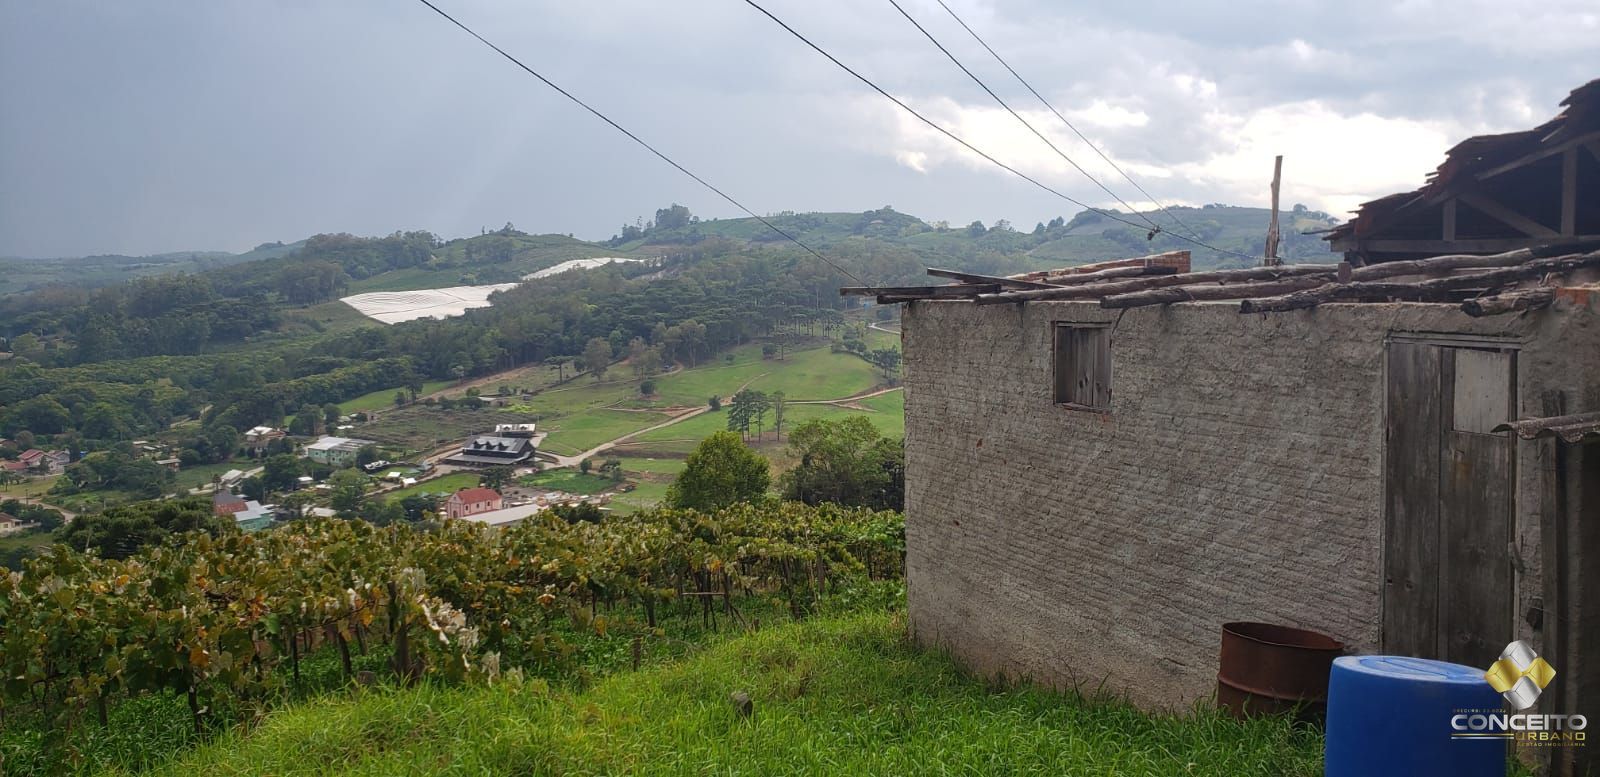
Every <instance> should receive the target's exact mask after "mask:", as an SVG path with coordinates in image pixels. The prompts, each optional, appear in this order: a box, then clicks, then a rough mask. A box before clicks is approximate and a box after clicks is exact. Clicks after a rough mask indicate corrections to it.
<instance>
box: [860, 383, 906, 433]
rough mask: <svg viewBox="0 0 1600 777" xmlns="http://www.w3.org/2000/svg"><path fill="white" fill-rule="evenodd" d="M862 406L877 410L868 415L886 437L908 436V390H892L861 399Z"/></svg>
mask: <svg viewBox="0 0 1600 777" xmlns="http://www.w3.org/2000/svg"><path fill="white" fill-rule="evenodd" d="M861 406H862V407H867V408H871V409H873V410H876V411H877V412H876V413H871V414H869V415H868V416H867V417H868V418H870V419H872V425H873V426H876V427H878V431H879V432H882V433H883V435H884V436H885V437H905V436H906V392H904V391H891V392H889V393H888V394H884V395H882V396H876V397H873V398H871V399H864V400H862V401H861Z"/></svg>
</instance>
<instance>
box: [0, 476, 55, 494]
mask: <svg viewBox="0 0 1600 777" xmlns="http://www.w3.org/2000/svg"><path fill="white" fill-rule="evenodd" d="M60 477H61V476H60V475H51V476H49V477H44V478H27V479H25V480H23V481H22V482H20V483H7V484H5V485H0V497H7V496H28V497H33V498H35V499H37V498H39V497H41V496H44V495H45V494H48V493H50V487H51V486H53V485H55V484H56V480H57V479H59V478H60Z"/></svg>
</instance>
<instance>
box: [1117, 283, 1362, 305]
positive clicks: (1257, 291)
mask: <svg viewBox="0 0 1600 777" xmlns="http://www.w3.org/2000/svg"><path fill="white" fill-rule="evenodd" d="M1332 277H1333V276H1332V275H1298V276H1294V277H1290V278H1283V279H1281V280H1275V281H1261V282H1259V283H1229V284H1222V285H1217V284H1202V285H1198V286H1169V287H1167V288H1164V289H1147V290H1145V291H1136V292H1133V293H1131V294H1117V295H1113V296H1110V297H1104V298H1102V299H1101V300H1100V307H1103V308H1142V307H1147V306H1149V305H1170V304H1172V303H1174V302H1204V301H1211V300H1224V299H1243V298H1245V297H1252V296H1259V295H1263V294H1287V293H1289V292H1292V291H1299V290H1302V289H1310V288H1314V287H1317V286H1322V285H1325V284H1326V283H1328V281H1329V280H1330V279H1332Z"/></svg>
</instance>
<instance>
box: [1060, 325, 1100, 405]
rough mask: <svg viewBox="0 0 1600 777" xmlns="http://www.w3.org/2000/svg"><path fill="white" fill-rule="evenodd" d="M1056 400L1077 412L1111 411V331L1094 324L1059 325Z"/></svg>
mask: <svg viewBox="0 0 1600 777" xmlns="http://www.w3.org/2000/svg"><path fill="white" fill-rule="evenodd" d="M1052 366H1053V367H1054V369H1055V381H1056V385H1055V401H1056V404H1058V405H1066V406H1068V407H1071V408H1074V409H1077V410H1095V411H1099V412H1107V411H1109V410H1111V330H1110V329H1108V328H1107V327H1105V326H1100V325H1094V324H1057V325H1056V333H1055V358H1054V364H1053V365H1052Z"/></svg>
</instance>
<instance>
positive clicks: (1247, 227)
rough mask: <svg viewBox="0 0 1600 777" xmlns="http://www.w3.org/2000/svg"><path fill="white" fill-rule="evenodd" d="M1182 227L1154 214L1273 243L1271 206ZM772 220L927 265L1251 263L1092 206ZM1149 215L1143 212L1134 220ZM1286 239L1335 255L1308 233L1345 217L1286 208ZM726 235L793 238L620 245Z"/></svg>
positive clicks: (707, 229) (736, 224)
mask: <svg viewBox="0 0 1600 777" xmlns="http://www.w3.org/2000/svg"><path fill="white" fill-rule="evenodd" d="M1171 211H1172V213H1173V214H1175V216H1176V218H1177V219H1178V220H1181V221H1182V222H1183V226H1180V225H1179V224H1177V223H1176V222H1175V221H1174V219H1173V218H1172V217H1169V216H1168V215H1166V214H1164V213H1154V214H1150V218H1151V219H1152V220H1154V221H1155V222H1156V223H1158V224H1161V225H1163V227H1164V228H1165V229H1169V230H1173V231H1178V232H1181V233H1183V234H1186V235H1191V236H1195V237H1198V239H1199V240H1200V241H1201V242H1203V243H1206V244H1207V245H1210V246H1214V247H1215V248H1219V249H1223V251H1234V252H1238V253H1241V254H1246V255H1249V256H1251V257H1256V256H1260V255H1261V252H1262V247H1263V246H1264V245H1265V242H1266V232H1267V224H1268V221H1269V220H1270V219H1269V216H1270V211H1269V210H1268V209H1266V208H1242V207H1234V206H1230V205H1207V206H1205V207H1201V208H1191V207H1175V208H1171ZM769 220H770V221H772V223H773V224H775V225H776V226H778V227H779V228H781V229H783V230H784V231H786V232H789V233H790V234H792V235H795V236H796V237H798V238H799V239H801V240H803V241H805V242H806V243H808V244H810V245H813V246H817V247H820V248H829V247H839V246H842V245H844V244H846V243H848V242H851V241H862V242H870V241H876V242H880V243H886V244H890V245H895V246H902V247H905V248H908V249H910V250H912V251H913V252H915V253H916V254H917V255H918V256H919V258H923V259H924V260H925V262H926V263H928V264H936V263H938V262H940V261H943V262H945V263H950V262H951V260H956V261H960V260H961V259H963V258H975V257H977V256H979V255H981V254H984V253H994V254H1000V255H1006V256H1012V257H1018V258H1021V259H1023V260H1024V261H1025V262H1026V263H1027V264H1029V265H1030V266H1029V267H1028V269H1040V268H1045V267H1059V266H1064V265H1069V264H1084V263H1088V262H1096V261H1102V260H1105V259H1115V258H1120V257H1127V256H1138V255H1141V254H1146V253H1156V252H1161V251H1173V250H1180V249H1188V250H1190V251H1192V252H1193V253H1194V262H1195V267H1196V268H1211V267H1230V266H1242V265H1245V264H1248V263H1249V262H1248V261H1247V260H1246V259H1244V258H1241V257H1238V256H1233V255H1230V254H1228V253H1224V252H1218V251H1211V250H1208V249H1206V248H1203V247H1199V246H1196V245H1194V244H1192V243H1189V242H1186V241H1184V240H1180V239H1178V238H1176V237H1173V236H1172V235H1170V234H1157V235H1156V236H1155V238H1154V239H1153V240H1147V239H1146V238H1147V232H1146V231H1141V230H1136V229H1134V228H1132V227H1129V226H1127V225H1125V224H1120V223H1118V222H1116V221H1113V220H1111V219H1109V218H1106V217H1104V216H1101V215H1099V214H1097V213H1093V212H1089V211H1084V212H1081V213H1079V214H1078V215H1076V216H1074V217H1073V218H1072V219H1071V220H1070V221H1068V220H1066V219H1060V220H1058V221H1053V222H1052V223H1051V224H1049V225H1046V224H1039V225H1036V226H1035V227H1034V228H1032V229H1029V228H1028V227H1026V226H1025V225H1015V226H1013V225H1001V224H995V225H985V226H984V227H983V228H981V229H978V228H973V227H972V225H967V226H963V225H955V224H950V225H945V224H940V223H928V222H925V221H923V220H922V219H919V218H917V217H915V216H910V215H907V214H904V213H900V212H898V211H895V210H892V209H890V208H884V209H881V210H876V211H867V212H865V213H787V212H786V213H780V214H777V215H774V216H772V217H770V218H769ZM1130 220H1134V221H1141V219H1130ZM1279 220H1280V230H1281V232H1282V235H1283V238H1282V243H1281V246H1280V250H1279V253H1280V255H1282V256H1284V257H1285V258H1288V259H1302V260H1308V261H1310V260H1320V259H1325V258H1326V257H1327V256H1328V251H1327V246H1326V244H1325V243H1323V241H1322V240H1320V239H1319V238H1318V236H1316V235H1304V234H1301V233H1302V232H1312V231H1320V230H1325V229H1328V228H1330V227H1332V226H1333V225H1335V224H1337V223H1338V220H1336V219H1334V218H1332V217H1331V216H1329V215H1328V214H1325V213H1320V212H1317V211H1310V210H1300V211H1281V212H1280V216H1279ZM714 237H715V238H724V239H729V240H737V241H747V242H750V243H757V244H762V243H772V244H781V243H784V242H785V241H784V238H783V237H782V236H780V235H778V234H776V233H774V232H772V231H771V230H769V229H767V228H766V227H765V226H763V225H762V224H761V223H760V222H758V221H756V220H755V219H751V218H743V219H718V220H709V221H699V222H696V223H692V224H689V225H686V226H678V227H673V228H671V229H660V228H656V229H651V230H648V231H647V232H646V233H645V234H644V235H643V236H642V237H639V238H637V239H634V240H631V241H628V242H621V243H617V245H618V247H619V248H622V249H627V250H635V251H648V250H649V249H650V248H651V247H673V246H682V245H693V244H696V243H698V242H700V241H703V240H706V239H708V238H714Z"/></svg>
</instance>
